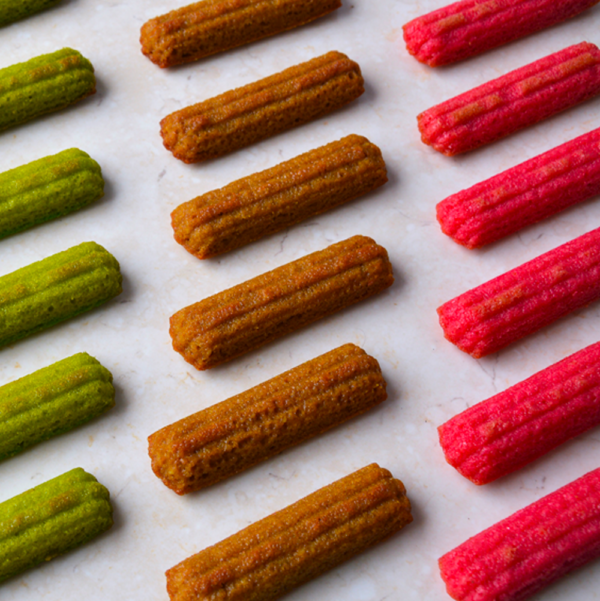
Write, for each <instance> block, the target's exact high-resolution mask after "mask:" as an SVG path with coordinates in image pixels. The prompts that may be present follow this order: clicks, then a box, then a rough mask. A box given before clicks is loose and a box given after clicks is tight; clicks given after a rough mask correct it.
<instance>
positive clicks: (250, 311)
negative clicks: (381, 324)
mask: <svg viewBox="0 0 600 601" xmlns="http://www.w3.org/2000/svg"><path fill="white" fill-rule="evenodd" d="M393 281H394V275H393V273H392V266H391V264H390V261H389V258H388V254H387V251H386V250H385V248H383V247H382V246H379V245H378V244H376V243H375V241H373V240H372V239H371V238H367V237H366V236H354V237H352V238H348V239H347V240H344V241H342V242H338V243H337V244H332V245H331V246H328V247H327V248H325V249H324V250H320V251H317V252H314V253H312V254H310V255H306V256H305V257H302V258H301V259H298V260H296V261H292V262H291V263H288V264H287V265H282V266H281V267H278V268H277V269H274V270H273V271H269V272H267V273H264V274H262V275H259V276H257V277H255V278H253V279H251V280H248V281H247V282H244V283H242V284H238V285H237V286H234V287H233V288H229V289H228V290H224V291H223V292H220V293H218V294H215V295H214V296H211V297H209V298H207V299H205V300H203V301H200V302H198V303H195V304H193V305H190V306H189V307H185V308H184V309H181V310H180V311H178V312H177V313H175V314H174V315H173V316H172V317H171V329H170V334H171V338H172V339H173V348H174V349H175V350H176V351H177V352H178V353H180V354H181V355H182V356H183V358H184V359H185V360H186V361H187V362H188V363H191V364H192V365H193V366H194V367H196V368H197V369H208V368H210V367H214V366H215V365H218V364H220V363H223V362H224V361H228V360H230V359H233V358H234V357H237V356H239V355H242V354H243V353H246V352H247V351H250V350H252V349H255V348H257V347H259V346H262V345H263V344H266V343H267V342H270V341H271V340H275V339H276V338H279V337H280V336H283V335H284V334H287V333H289V332H293V331H295V330H297V329H299V328H301V327H303V326H305V325H308V324H309V323H312V322H313V321H316V320H318V319H321V318H322V317H325V316H326V315H330V314H331V313H334V312H336V311H339V310H340V309H343V308H344V307H347V306H349V305H352V304H354V303H357V302H359V301H361V300H364V299H366V298H368V297H370V296H372V295H374V294H377V293H378V292H381V291H383V290H385V289H386V288H388V287H389V286H391V285H392V283H393Z"/></svg>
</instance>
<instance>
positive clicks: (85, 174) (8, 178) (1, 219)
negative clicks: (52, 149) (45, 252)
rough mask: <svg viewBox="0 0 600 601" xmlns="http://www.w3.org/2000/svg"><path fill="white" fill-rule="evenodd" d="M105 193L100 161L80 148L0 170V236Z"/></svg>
mask: <svg viewBox="0 0 600 601" xmlns="http://www.w3.org/2000/svg"><path fill="white" fill-rule="evenodd" d="M103 194H104V180H103V179H102V171H101V169H100V165H98V163H96V161H94V159H92V158H91V157H90V156H89V155H88V154H87V153H85V152H83V151H82V150H78V149H77V148H70V149H69V150H63V151H62V152H59V153H58V154H55V155H51V156H48V157H44V158H43V159H38V160H37V161H33V162H31V163H27V165H22V166H21V167H17V168H15V169H11V170H10V171H5V172H4V173H0V238H4V237H5V236H9V235H10V234H14V233H16V232H20V231H22V230H25V229H27V228H29V227H32V226H34V225H37V224H39V223H43V222H45V221H50V220H51V219H56V218H57V217H61V216H63V215H66V214H68V213H71V212H73V211H76V210H78V209H81V208H83V207H84V206H86V205H88V204H90V203H92V202H94V201H95V200H97V199H98V198H100V197H101V196H102V195H103Z"/></svg>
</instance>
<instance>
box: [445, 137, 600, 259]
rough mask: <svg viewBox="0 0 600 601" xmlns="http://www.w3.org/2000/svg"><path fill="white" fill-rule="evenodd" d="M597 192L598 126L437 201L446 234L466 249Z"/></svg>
mask: <svg viewBox="0 0 600 601" xmlns="http://www.w3.org/2000/svg"><path fill="white" fill-rule="evenodd" d="M597 194H600V128H598V129H595V130H594V131H591V132H590V133H588V134H584V135H583V136H579V137H578V138H575V139H574V140H571V141H570V142H567V143H566V144H562V145H561V146H557V147H556V148H553V149H552V150H549V151H548V152H545V153H544V154H541V155H539V156H537V157H535V158H533V159H530V160H529V161H526V162H525V163H521V164H520V165H517V166H516V167H513V168H512V169H508V170H507V171H504V172H503V173H500V174H499V175H496V176H494V177H492V178H490V179H488V180H486V181H484V182H481V183H479V184H476V185H475V186H472V187H471V188H469V189H467V190H463V191H461V192H458V193H457V194H453V195H452V196H448V198H446V199H445V200H442V202H440V203H439V204H438V205H437V218H438V221H439V222H440V225H441V227H442V231H443V232H444V234H447V235H448V236H450V237H451V238H452V239H454V241H455V242H458V243H459V244H462V245H464V246H466V247H467V248H478V247H480V246H484V245H486V244H490V243H491V242H496V241H497V240H500V239H501V238H504V237H505V236H508V235H510V234H513V233H515V232H517V231H519V230H520V229H521V228H524V227H526V226H528V225H531V224H533V223H535V222H537V221H541V220H542V219H545V218H546V217H549V216H550V215H554V214H555V213H558V212H559V211H562V210H563V209H566V208H567V207H570V206H571V205H574V204H576V203H579V202H583V201H584V200H587V199H588V198H591V197H592V196H595V195H597Z"/></svg>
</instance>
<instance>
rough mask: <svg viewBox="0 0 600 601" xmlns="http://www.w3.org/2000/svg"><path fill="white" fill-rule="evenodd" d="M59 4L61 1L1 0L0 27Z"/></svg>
mask: <svg viewBox="0 0 600 601" xmlns="http://www.w3.org/2000/svg"><path fill="white" fill-rule="evenodd" d="M58 2H59V0H0V27H1V26H2V25H8V24H9V23H12V22H13V21H20V20H21V19H24V18H25V17H28V16H29V15H33V14H35V13H39V12H40V11H42V10H45V9H47V8H49V7H50V6H52V5H53V4H57V3H58Z"/></svg>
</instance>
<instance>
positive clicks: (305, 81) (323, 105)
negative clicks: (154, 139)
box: [160, 52, 364, 163]
mask: <svg viewBox="0 0 600 601" xmlns="http://www.w3.org/2000/svg"><path fill="white" fill-rule="evenodd" d="M363 92H364V80H363V78H362V75H361V72H360V67H359V66H358V65H357V64H356V63H355V62H354V61H351V60H350V59H349V58H348V57H347V56H346V55H345V54H342V53H340V52H328V53H327V54H324V55H322V56H319V57H317V58H313V59H312V60H310V61H307V62H305V63H301V64H299V65H296V66H294V67H290V68H289V69H286V70H285V71H281V72H280V73H276V74H275V75H271V76H269V77H266V78H265V79H261V80H259V81H256V82H254V83H251V84H248V85H246V86H243V87H241V88H237V89H235V90H231V91H229V92H225V93H224V94H221V95H220V96H215V97H214V98H211V99H209V100H205V101H204V102H199V103H198V104H194V105H192V106H188V107H187V108H184V109H181V110H179V111H176V112H174V113H171V114H170V115H167V116H166V117H165V118H164V119H163V120H162V121H161V122H160V126H161V129H160V133H161V136H162V138H163V143H164V145H165V148H167V150H170V151H171V152H172V153H173V155H174V156H175V157H176V158H178V159H180V160H182V161H183V162H184V163H196V162H198V161H205V160H207V159H214V158H217V157H220V156H222V155H225V154H228V153H230V152H233V151H235V150H239V149H240V148H244V147H245V146H248V145H250V144H254V143H256V142H259V141H261V140H264V139H266V138H269V137H271V136H274V135H275V134H279V133H281V132H284V131H286V130H288V129H291V128H292V127H296V126H298V125H302V124H304V123H307V122H308V121H311V120H313V119H317V118H318V117H321V116H323V115H326V114H327V113H330V112H331V111H333V110H335V109H338V108H340V107H342V106H344V105H345V104H347V103H348V102H351V101H352V100H354V99H356V98H358V97H359V96H360V95H361V94H362V93H363Z"/></svg>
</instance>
